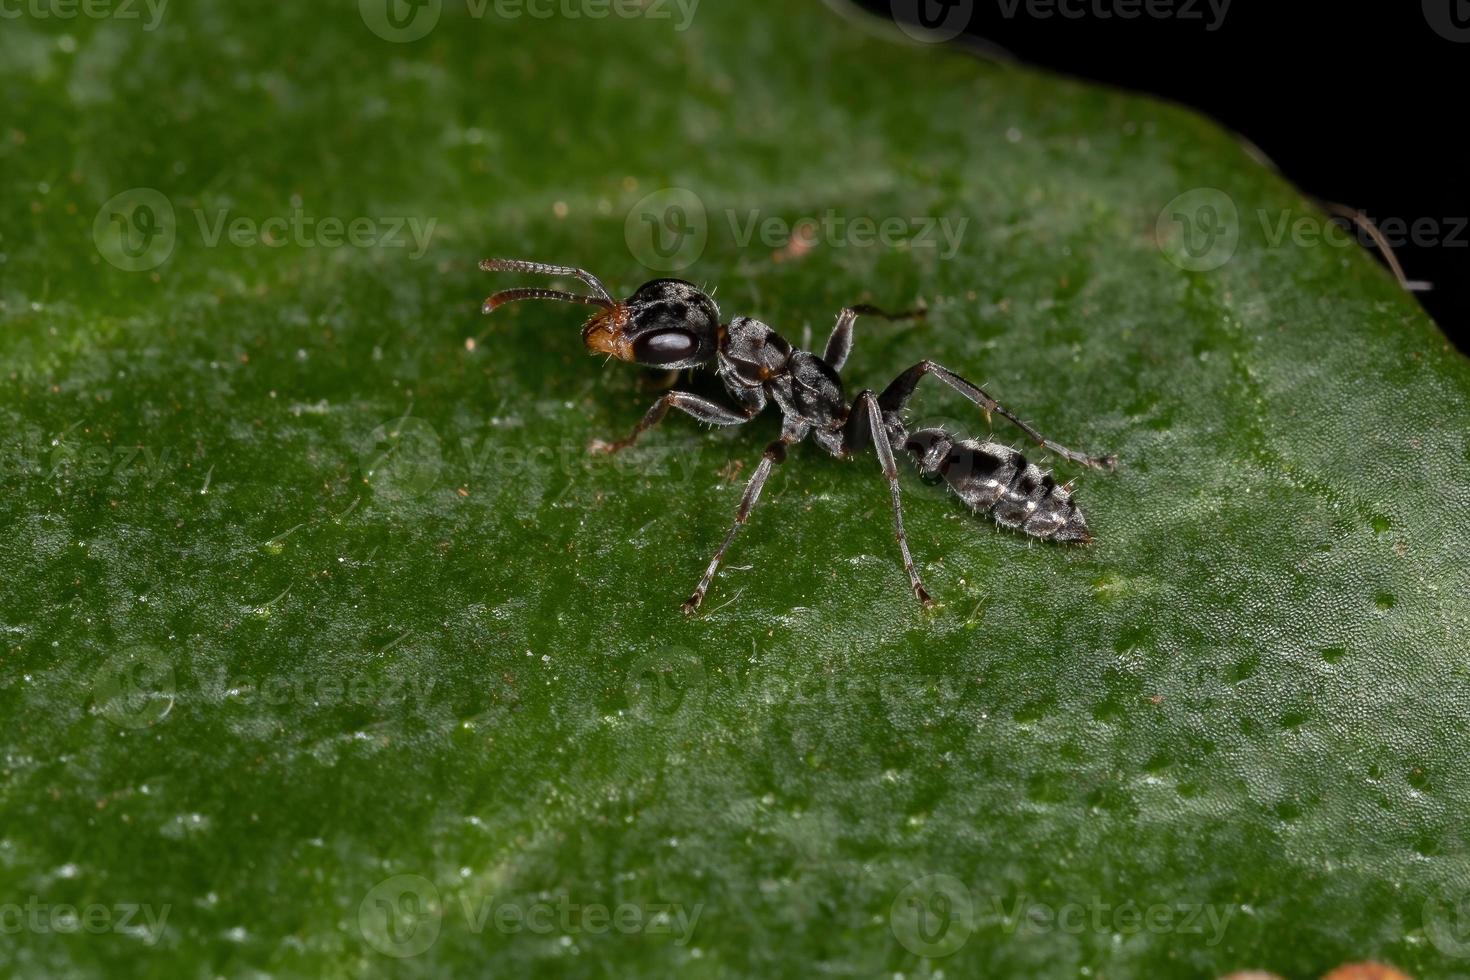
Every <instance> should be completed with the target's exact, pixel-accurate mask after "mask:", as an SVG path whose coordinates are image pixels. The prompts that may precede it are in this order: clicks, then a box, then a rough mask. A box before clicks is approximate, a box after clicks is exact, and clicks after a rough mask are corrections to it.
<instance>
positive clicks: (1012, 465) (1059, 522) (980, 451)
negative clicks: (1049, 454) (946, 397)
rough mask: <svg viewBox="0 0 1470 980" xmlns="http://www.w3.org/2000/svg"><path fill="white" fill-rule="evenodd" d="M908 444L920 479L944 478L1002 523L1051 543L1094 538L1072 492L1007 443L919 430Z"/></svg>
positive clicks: (969, 502) (970, 503)
mask: <svg viewBox="0 0 1470 980" xmlns="http://www.w3.org/2000/svg"><path fill="white" fill-rule="evenodd" d="M904 448H905V449H907V450H908V451H909V454H910V455H911V456H913V458H914V463H915V465H916V466H917V467H918V470H919V475H920V476H921V477H924V478H927V479H935V478H938V479H942V480H944V482H945V483H947V484H949V488H950V489H951V490H953V491H954V492H955V494H956V496H958V497H959V498H960V499H961V500H963V501H964V502H965V505H966V506H968V507H969V508H970V509H971V510H974V511H977V512H979V513H985V514H989V515H990V517H991V518H993V519H994V520H995V522H996V523H997V524H1000V525H1001V526H1002V527H1009V528H1015V529H1017V530H1019V531H1024V532H1025V533H1026V534H1029V535H1031V536H1033V537H1037V538H1043V539H1046V540H1050V541H1080V542H1084V543H1085V542H1088V541H1091V540H1092V535H1091V534H1090V533H1088V530H1087V520H1086V519H1085V518H1084V517H1083V516H1082V511H1080V510H1078V509H1077V505H1076V504H1075V503H1073V502H1072V493H1071V491H1070V490H1069V489H1068V488H1067V487H1064V486H1060V485H1059V484H1058V483H1057V482H1056V480H1054V479H1052V475H1051V474H1050V473H1047V472H1044V471H1043V470H1042V469H1041V468H1040V467H1038V466H1037V465H1036V464H1035V463H1030V462H1027V460H1026V457H1025V456H1022V455H1021V454H1020V453H1018V452H1017V451H1016V450H1014V449H1012V448H1010V447H1009V446H1002V445H1001V444H999V443H995V442H980V441H978V440H975V439H961V440H959V441H956V440H954V439H952V438H951V437H950V435H949V434H948V433H946V432H945V431H944V430H943V429H919V430H917V431H915V432H912V433H910V434H909V437H908V439H907V441H906V442H905V445H904Z"/></svg>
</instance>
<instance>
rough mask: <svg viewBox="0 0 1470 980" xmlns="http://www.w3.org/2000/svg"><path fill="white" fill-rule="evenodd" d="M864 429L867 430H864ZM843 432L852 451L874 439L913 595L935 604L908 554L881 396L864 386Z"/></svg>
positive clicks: (921, 602) (901, 508) (896, 534)
mask: <svg viewBox="0 0 1470 980" xmlns="http://www.w3.org/2000/svg"><path fill="white" fill-rule="evenodd" d="M864 429H866V430H867V431H866V432H864V431H863V430H864ZM843 436H844V441H845V442H846V444H847V448H848V449H849V451H851V450H852V449H854V448H858V447H861V446H862V445H863V444H864V443H865V442H866V441H867V440H868V439H870V438H871V439H872V441H873V451H874V452H875V453H877V454H878V463H879V465H880V466H882V467H883V478H884V479H885V480H887V481H888V494H889V496H890V497H892V498H893V528H894V536H895V537H896V538H898V552H899V554H900V555H902V556H903V570H904V571H905V572H906V573H907V574H908V577H909V586H910V587H911V588H912V589H913V590H914V598H915V599H918V600H919V604H920V605H922V606H923V607H924V608H925V609H928V608H929V607H930V606H932V605H934V600H933V599H931V598H929V593H928V591H926V590H925V588H924V583H923V582H921V581H920V580H919V572H918V570H917V569H916V568H915V567H914V556H913V555H911V554H909V539H908V536H907V535H905V534H904V531H903V500H902V497H901V495H900V491H899V485H898V464H897V463H896V462H895V461H894V458H893V444H892V443H891V442H890V441H889V439H888V430H887V427H886V426H884V424H883V412H882V409H880V408H879V407H878V399H877V398H875V397H873V393H872V392H871V391H868V390H866V389H864V390H863V391H862V392H860V393H859V394H858V396H857V398H855V399H853V403H852V414H851V415H850V416H849V417H848V420H847V430H846V431H845V432H844V433H843Z"/></svg>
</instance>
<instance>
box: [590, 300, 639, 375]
mask: <svg viewBox="0 0 1470 980" xmlns="http://www.w3.org/2000/svg"><path fill="white" fill-rule="evenodd" d="M628 315H629V311H628V307H627V306H626V305H624V304H622V303H618V304H617V305H616V306H613V307H610V308H609V309H606V310H603V311H602V312H601V313H598V314H597V315H595V316H594V317H592V319H590V320H588V321H587V325H586V326H585V327H583V328H582V343H584V344H586V345H587V349H588V350H590V351H592V352H593V353H594V354H611V355H612V356H613V357H616V358H617V359H618V360H620V361H631V360H632V359H633V342H632V341H631V340H629V339H628V335H627V329H628Z"/></svg>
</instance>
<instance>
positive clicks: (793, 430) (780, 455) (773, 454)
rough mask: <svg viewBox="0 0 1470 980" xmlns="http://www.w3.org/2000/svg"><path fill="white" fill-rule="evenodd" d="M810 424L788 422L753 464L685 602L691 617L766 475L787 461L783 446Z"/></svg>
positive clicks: (743, 521)
mask: <svg viewBox="0 0 1470 980" xmlns="http://www.w3.org/2000/svg"><path fill="white" fill-rule="evenodd" d="M810 428H811V427H810V426H808V425H805V424H797V425H788V426H787V427H786V428H785V429H784V430H783V431H782V432H781V438H779V439H777V440H776V441H775V442H773V443H771V444H770V445H769V446H767V447H766V451H765V453H763V454H762V455H761V461H760V463H759V464H758V465H757V466H756V468H755V472H754V473H752V474H751V475H750V482H749V483H747V484H745V492H744V493H743V494H741V495H740V508H739V509H738V510H737V511H736V512H735V523H734V524H732V525H731V526H730V530H729V532H728V533H727V534H726V535H725V540H724V541H722V542H721V543H720V547H719V550H718V551H716V552H715V556H714V557H713V558H711V559H710V562H709V567H708V568H706V569H705V570H704V575H703V576H702V577H701V578H700V580H699V584H698V585H696V586H695V587H694V594H693V595H691V596H690V597H689V599H688V601H687V602H685V603H684V607H683V608H684V615H686V616H692V615H693V614H694V612H695V610H697V609H698V608H699V604H700V603H701V602H703V601H704V594H705V593H706V592H708V591H709V586H710V583H711V582H713V581H714V580H715V572H717V571H719V569H720V562H722V561H724V559H725V552H726V551H727V550H728V549H729V547H730V542H731V541H734V540H735V532H736V531H739V530H740V528H741V527H743V526H744V525H745V521H746V519H747V518H748V517H750V512H751V510H752V509H754V507H755V503H756V501H757V500H759V499H760V496H761V488H762V487H764V486H765V485H766V478H767V477H769V476H770V475H771V470H772V469H774V468H775V467H776V466H777V465H779V464H781V463H784V462H786V447H787V446H789V445H791V444H792V443H795V442H800V441H801V440H802V439H803V438H805V437H806V434H807V432H808V431H809V430H810Z"/></svg>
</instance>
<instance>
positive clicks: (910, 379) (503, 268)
mask: <svg viewBox="0 0 1470 980" xmlns="http://www.w3.org/2000/svg"><path fill="white" fill-rule="evenodd" d="M480 268H481V269H483V270H485V271H486V272H528V273H539V274H543V275H549V276H573V277H575V278H577V279H580V280H581V281H582V282H584V283H586V285H587V286H588V288H589V289H591V291H592V293H593V295H590V296H584V295H580V294H578V293H570V292H565V291H563V290H559V289H540V288H535V287H528V288H522V289H507V290H505V291H503V292H499V293H496V294H495V295H493V296H491V297H490V298H489V299H487V300H485V305H484V312H485V313H491V312H493V311H494V310H496V309H498V308H499V307H501V306H503V305H505V304H506V303H513V302H515V301H517V300H524V299H550V300H559V301H561V302H566V303H581V304H583V305H585V306H596V307H599V308H600V309H599V312H597V313H594V314H593V315H592V318H591V319H589V320H588V321H587V323H586V325H585V326H584V327H583V328H582V342H583V343H584V344H586V346H587V349H588V350H590V351H592V352H594V353H598V354H608V355H611V356H613V357H616V358H618V359H619V360H623V361H629V362H632V363H634V364H641V365H644V366H645V367H651V368H662V369H664V370H671V371H677V370H682V369H684V368H694V367H701V366H704V365H707V364H709V363H710V362H711V361H713V362H714V363H715V372H716V374H717V375H718V376H719V379H720V381H721V382H723V383H724V385H725V389H726V390H727V391H728V392H729V393H730V397H731V399H733V400H734V402H735V406H736V407H734V408H727V407H726V406H724V405H721V404H719V403H718V402H714V401H711V400H709V399H708V398H702V397H700V396H699V395H694V394H690V393H689V392H685V391H670V392H668V393H667V394H665V395H663V396H662V397H661V398H659V400H658V401H656V402H654V403H653V407H652V408H650V409H649V410H648V412H647V414H645V415H644V416H643V419H642V420H641V421H640V422H639V423H638V424H637V425H636V426H634V428H633V431H632V432H630V433H629V434H628V435H627V437H626V438H623V439H618V440H617V441H615V442H604V441H603V440H601V439H598V440H594V441H593V442H592V444H591V446H590V447H589V448H590V449H591V451H593V452H599V453H615V452H617V451H619V450H621V449H626V448H627V447H628V446H631V445H632V444H633V443H634V442H635V441H637V439H638V437H639V436H640V435H641V434H642V433H643V432H644V431H645V430H647V429H649V428H652V427H653V426H655V425H657V424H658V423H659V422H660V421H662V419H663V417H664V416H665V415H666V414H668V411H669V409H670V408H677V409H679V410H680V411H681V412H684V413H686V414H688V415H692V416H693V417H694V418H696V419H698V420H699V421H701V422H707V423H709V424H710V425H741V424H743V423H745V422H749V421H750V420H751V419H753V418H755V417H756V415H758V414H760V412H761V410H762V409H764V408H765V407H766V402H767V400H770V401H773V402H775V403H776V408H777V409H778V410H779V411H780V413H781V436H780V438H779V439H777V440H776V441H774V442H772V443H771V444H770V445H768V446H767V447H766V450H765V452H764V453H763V454H762V455H761V461H760V463H759V465H757V466H756V468H755V472H754V473H752V474H751V477H750V482H749V483H747V484H746V485H745V492H744V494H742V495H741V498H740V507H739V509H738V510H737V511H736V512H735V523H734V524H733V525H732V526H731V528H730V531H729V533H727V534H726V535H725V540H724V541H723V542H722V543H721V544H720V547H719V549H718V550H717V551H716V552H715V556H714V557H713V558H712V559H710V563H709V566H708V567H707V568H706V569H705V570H704V575H703V577H701V578H700V580H699V584H698V585H697V586H695V588H694V594H693V595H691V596H690V597H689V599H688V601H686V602H685V603H684V607H683V608H684V612H685V613H690V614H692V613H693V612H694V611H695V610H697V609H698V608H699V604H700V603H701V602H703V601H704V595H705V592H707V591H708V590H709V586H710V583H711V582H712V581H713V580H714V577H715V572H716V571H717V570H718V569H719V567H720V562H721V560H722V559H723V558H724V557H725V551H726V550H727V549H728V548H729V547H730V542H731V541H733V540H734V539H735V532H737V531H739V530H740V527H741V525H743V524H744V523H745V522H746V519H747V518H749V517H750V512H751V509H752V508H754V507H755V503H756V501H757V500H758V499H759V498H760V494H761V488H762V487H764V486H765V483H766V478H767V477H769V476H770V475H771V470H772V469H774V468H775V467H776V466H777V465H779V464H781V463H783V462H785V460H786V449H787V447H788V446H791V445H792V444H794V443H798V442H800V441H801V440H803V439H805V438H806V437H807V436H811V437H812V439H813V441H815V442H816V443H817V445H819V446H821V447H822V448H823V449H825V450H826V451H827V452H828V453H830V454H832V455H833V456H837V457H839V458H844V459H845V458H849V457H851V456H853V455H855V454H856V453H858V452H860V451H862V450H863V449H865V448H867V447H868V446H869V445H872V446H873V448H874V451H875V452H876V453H877V456H878V462H879V464H880V465H881V466H882V470H883V476H884V478H885V479H886V480H887V481H888V492H889V494H890V496H891V497H892V499H893V522H894V527H895V532H896V537H897V538H898V550H899V552H900V554H901V555H902V556H903V567H904V571H906V572H907V573H908V577H909V585H911V586H912V587H913V590H914V596H915V598H917V599H918V600H919V602H920V603H922V604H923V605H924V606H925V607H928V606H932V605H933V600H932V599H930V598H929V593H928V592H926V591H925V590H924V584H923V582H921V581H920V580H919V573H918V571H917V570H916V569H915V568H914V560H913V558H912V557H911V556H910V554H909V544H908V539H907V538H906V537H905V536H904V530H903V504H902V501H901V500H900V496H899V485H898V466H897V464H896V463H895V462H894V456H895V452H896V451H900V450H901V451H906V452H907V453H908V454H909V455H910V456H911V457H912V458H913V461H914V464H915V466H916V468H917V469H918V471H919V474H920V476H922V477H925V478H926V479H931V480H938V479H941V478H942V479H943V480H944V481H945V482H946V483H948V484H949V486H950V489H952V490H953V491H954V492H955V493H956V494H958V495H959V497H960V499H961V500H963V501H964V502H965V503H966V504H967V505H968V506H969V507H970V508H971V509H972V510H975V511H977V512H983V513H987V514H989V515H990V517H991V518H993V519H994V520H995V521H996V523H998V524H1001V525H1002V526H1004V527H1010V528H1016V529H1019V530H1021V531H1024V532H1025V533H1026V534H1029V535H1032V536H1033V537H1037V538H1042V539H1044V540H1049V541H1075V542H1082V543H1086V542H1089V541H1091V540H1092V535H1091V534H1090V533H1089V532H1088V529H1087V521H1086V520H1085V519H1084V518H1083V516H1082V512H1081V511H1080V510H1078V509H1077V505H1076V504H1075V503H1073V502H1072V493H1071V486H1070V484H1069V485H1065V486H1059V485H1058V484H1057V482H1056V481H1055V480H1053V479H1052V477H1051V474H1050V473H1048V472H1043V471H1042V470H1041V469H1040V468H1039V467H1037V466H1036V465H1035V464H1033V463H1029V462H1027V460H1026V458H1025V457H1024V456H1022V455H1021V454H1020V453H1018V452H1016V450H1014V449H1012V448H1010V447H1009V446H1004V445H1001V444H999V443H995V442H980V441H977V440H973V439H961V440H955V439H953V438H951V437H950V436H949V435H948V434H947V433H946V432H945V431H944V430H943V429H937V428H925V429H918V430H916V431H914V432H909V431H908V430H907V429H906V428H905V426H904V422H903V418H902V412H903V408H904V405H905V404H906V403H907V402H908V400H909V398H910V397H911V396H912V395H913V393H914V389H915V388H917V387H918V384H919V380H920V379H921V378H923V377H925V376H926V375H933V376H934V377H936V378H938V379H939V380H940V381H942V382H944V383H945V384H947V385H948V386H949V387H951V388H953V389H954V390H955V391H957V392H959V393H960V394H961V395H963V396H964V397H966V398H968V399H969V400H970V401H972V402H974V403H975V405H976V406H978V407H979V408H980V410H981V411H982V412H984V413H985V416H986V418H989V417H990V413H991V412H994V413H996V414H998V415H1000V416H1002V417H1004V418H1005V419H1007V420H1008V421H1010V422H1011V423H1013V424H1014V425H1016V426H1017V427H1018V428H1019V429H1020V430H1021V431H1022V432H1024V433H1025V434H1026V435H1027V436H1029V437H1030V438H1031V439H1032V440H1034V441H1035V442H1036V444H1037V445H1039V446H1042V447H1045V448H1046V449H1049V450H1051V451H1052V452H1054V453H1056V454H1057V455H1059V456H1062V457H1063V458H1065V459H1067V460H1070V461H1071V462H1073V463H1079V464H1081V465H1083V466H1091V467H1096V468H1099V469H1101V468H1107V469H1112V468H1114V467H1115V466H1116V465H1117V459H1116V457H1113V456H1088V455H1086V454H1085V453H1079V452H1077V451H1075V450H1072V449H1068V448H1067V447H1066V446H1062V445H1059V444H1058V443H1055V442H1053V441H1051V440H1050V439H1048V438H1046V437H1045V436H1043V435H1042V434H1041V433H1040V432H1038V431H1036V429H1034V428H1032V427H1031V426H1030V425H1028V424H1026V423H1025V422H1023V421H1021V420H1020V419H1019V418H1017V417H1016V416H1015V415H1013V414H1012V413H1011V412H1010V411H1008V410H1007V409H1005V408H1004V407H1003V406H1002V405H1001V404H1000V403H999V402H997V401H996V400H995V399H994V398H991V397H990V396H989V395H988V394H986V393H985V391H984V390H983V389H981V388H980V387H979V386H978V385H975V384H972V383H970V382H969V381H966V380H965V379H964V378H962V377H960V376H959V375H958V374H955V373H954V372H953V371H950V370H949V369H948V368H946V367H944V366H943V365H940V364H936V363H935V362H933V361H930V360H927V359H926V360H922V361H920V362H919V363H917V364H915V365H914V366H913V367H911V368H909V369H908V370H907V371H904V372H903V373H902V374H900V375H899V376H898V377H897V378H895V379H894V380H893V383H892V384H890V385H889V386H888V387H887V388H885V389H884V390H883V393H882V394H881V395H875V394H873V392H872V391H871V390H869V389H864V390H862V391H861V392H859V393H858V395H857V397H855V398H854V399H852V401H851V402H849V401H847V400H846V398H844V396H843V390H842V379H841V378H840V377H839V372H840V371H841V370H842V367H843V365H844V364H846V363H847V355H848V354H849V353H850V352H851V351H852V327H853V322H854V321H856V320H857V318H858V317H859V316H881V317H884V318H886V319H889V320H898V319H911V318H915V317H920V316H923V315H924V313H925V311H924V310H908V311H905V312H903V313H885V312H883V311H882V310H879V309H877V308H876V307H872V306H866V305H859V306H849V307H847V308H846V309H844V310H843V311H842V312H841V313H839V314H838V316H837V325H836V327H835V328H833V330H832V336H831V337H829V338H828V340H827V347H826V351H825V352H824V353H823V354H822V356H821V357H818V356H817V355H815V354H813V353H811V352H810V351H804V350H800V349H798V348H795V347H793V346H792V345H791V344H790V343H789V342H788V341H787V340H785V339H784V338H783V337H782V336H781V335H780V334H778V333H776V331H774V330H772V329H771V328H770V327H768V326H766V325H765V324H764V323H761V322H760V321H759V320H755V319H752V318H750V317H744V316H737V317H735V318H734V319H732V320H731V321H730V322H729V323H728V324H724V325H721V323H720V311H719V308H718V307H717V306H715V301H714V300H713V299H711V298H710V297H709V296H707V295H706V294H705V293H704V292H702V291H701V290H700V289H698V288H697V287H696V286H694V285H693V284H692V283H688V282H685V281H683V280H682V279H655V280H653V281H652V282H646V283H644V284H643V285H642V286H640V287H639V288H638V291H637V292H635V293H634V294H633V295H632V296H630V297H629V298H628V299H626V300H624V301H623V302H621V303H620V302H618V301H616V300H614V299H613V297H612V294H611V293H609V292H608V291H607V287H605V286H604V285H603V284H602V283H601V282H600V281H599V280H598V279H597V277H596V276H594V275H592V274H591V273H590V272H586V271H584V270H582V269H574V268H571V267H568V266H560V265H547V264H545V263H542V262H522V261H519V260H516V259H486V260H485V261H483V262H481V263H480Z"/></svg>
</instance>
